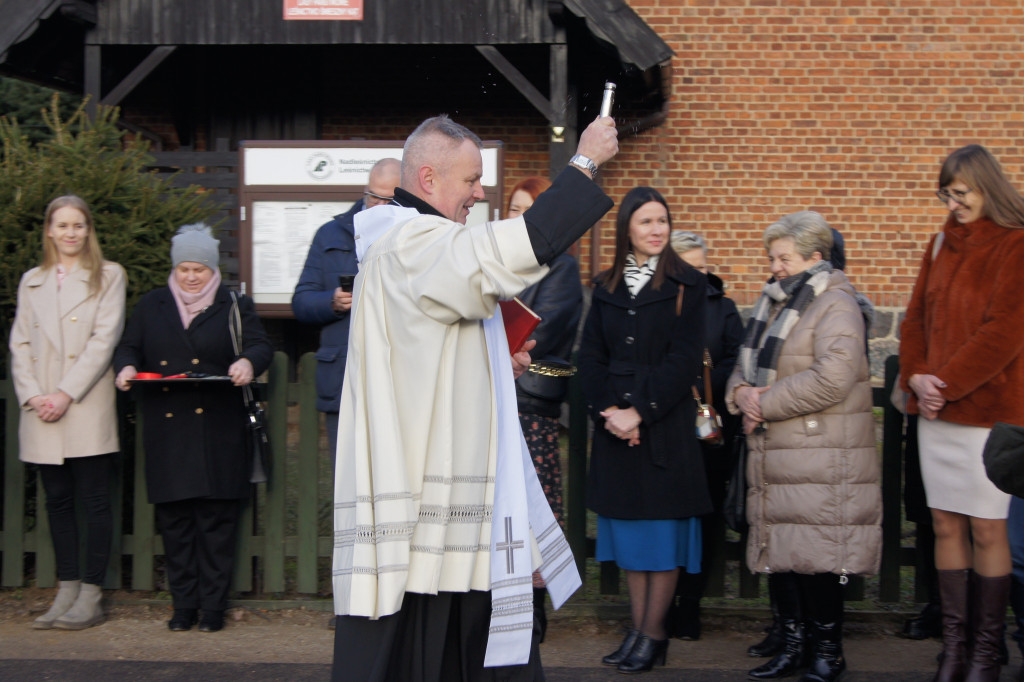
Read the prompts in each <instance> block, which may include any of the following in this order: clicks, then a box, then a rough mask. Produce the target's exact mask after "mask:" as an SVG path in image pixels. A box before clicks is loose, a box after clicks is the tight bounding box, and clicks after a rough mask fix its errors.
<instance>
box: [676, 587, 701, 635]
mask: <svg viewBox="0 0 1024 682" xmlns="http://www.w3.org/2000/svg"><path fill="white" fill-rule="evenodd" d="M673 616H674V617H673V618H672V621H671V623H672V624H671V628H672V632H671V633H670V634H671V635H672V636H673V637H675V638H677V639H684V640H687V641H690V642H694V641H697V640H698V639H700V602H699V601H697V600H696V599H689V598H687V597H680V598H679V605H678V606H677V607H676V609H675V612H674V613H673Z"/></svg>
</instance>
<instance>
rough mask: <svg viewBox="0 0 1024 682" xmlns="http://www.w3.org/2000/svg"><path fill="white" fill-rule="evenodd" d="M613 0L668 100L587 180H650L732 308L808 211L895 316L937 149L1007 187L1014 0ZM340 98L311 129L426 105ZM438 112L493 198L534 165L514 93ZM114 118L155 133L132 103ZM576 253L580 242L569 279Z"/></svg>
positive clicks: (1013, 105)
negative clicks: (789, 220)
mask: <svg viewBox="0 0 1024 682" xmlns="http://www.w3.org/2000/svg"><path fill="white" fill-rule="evenodd" d="M629 2H630V5H631V6H632V7H633V8H634V9H635V10H636V12H637V13H638V14H639V15H640V16H641V17H642V18H643V19H644V20H645V21H646V22H647V23H648V24H649V25H650V26H651V27H652V28H653V29H654V30H655V31H657V32H658V34H659V35H660V36H661V37H662V39H664V40H665V41H666V42H667V43H668V44H669V46H670V47H671V48H672V49H673V50H674V51H675V53H676V56H675V58H674V59H673V60H672V62H671V67H670V69H671V71H670V74H669V80H670V82H671V101H670V102H669V104H668V118H667V120H666V122H665V123H664V124H663V125H661V126H659V127H656V128H654V129H651V130H647V131H644V132H642V133H640V134H639V135H638V136H636V137H625V136H624V137H623V140H622V152H621V153H620V155H619V156H618V157H617V158H616V159H615V160H614V161H612V162H611V163H609V164H608V165H607V167H606V168H605V169H604V170H603V172H602V177H601V181H602V182H603V183H604V185H605V187H606V189H607V190H608V192H609V193H610V194H611V195H612V197H613V198H614V199H616V200H618V199H619V198H621V197H622V195H623V194H624V193H625V192H626V191H628V190H629V189H630V188H632V187H634V186H636V185H639V184H648V185H652V186H654V187H656V188H658V189H659V190H661V191H662V192H663V193H664V194H665V196H666V197H667V198H668V200H669V203H670V206H671V208H672V213H673V218H674V224H675V226H676V227H678V228H683V229H691V230H695V231H697V232H699V233H701V234H703V235H704V236H705V237H706V238H707V240H708V242H709V245H710V247H711V252H710V260H711V263H712V264H713V266H714V268H715V271H716V272H717V273H718V274H720V275H721V276H722V277H723V278H724V279H725V280H726V281H727V282H728V283H729V286H730V294H731V295H732V296H733V297H734V298H735V299H736V301H737V302H738V303H739V304H740V305H748V304H750V303H752V302H753V300H754V299H755V297H756V295H757V292H758V291H759V289H760V285H761V282H763V281H764V279H765V278H766V276H767V269H766V266H765V261H764V256H763V249H762V248H761V245H760V236H761V234H762V232H763V230H764V228H765V227H766V226H767V225H768V224H770V223H771V222H772V221H773V220H774V219H775V218H777V217H778V216H780V215H783V214H785V213H790V212H792V211H797V210H802V209H813V210H816V211H819V212H821V213H822V214H823V215H824V216H825V217H826V219H828V220H829V221H830V222H831V223H832V225H833V226H835V227H836V228H837V229H839V230H840V231H842V232H843V234H844V236H845V238H846V244H847V263H848V266H847V271H848V273H849V274H850V276H851V279H852V280H853V282H854V283H855V284H856V285H857V286H858V287H859V288H860V289H862V290H863V291H864V292H865V293H867V294H868V295H869V296H870V297H871V298H872V299H873V300H874V302H875V303H876V305H878V306H879V307H880V308H882V309H889V310H894V309H900V308H902V307H903V306H905V304H906V301H907V298H908V296H909V293H910V289H911V287H912V285H913V282H914V278H915V275H916V272H917V267H918V260H919V259H920V257H921V253H922V250H923V245H924V243H925V241H926V239H927V238H928V235H929V234H931V233H932V232H934V231H935V230H937V229H938V227H939V225H940V224H941V222H942V220H943V218H944V215H945V211H944V209H943V208H942V207H941V206H940V205H939V204H938V202H936V201H935V199H934V198H933V197H932V191H933V190H934V189H935V188H936V187H935V181H936V177H937V174H938V168H939V163H940V162H941V160H942V159H943V158H944V157H945V155H946V154H947V153H948V152H949V151H950V150H952V149H954V148H956V147H959V146H961V145H964V144H968V143H973V142H978V143H981V144H984V145H986V146H987V147H989V149H991V150H992V151H993V152H994V153H995V154H996V156H997V158H999V159H1000V161H1001V162H1002V164H1003V166H1004V169H1005V170H1006V171H1007V173H1008V174H1009V176H1010V178H1011V179H1012V180H1013V181H1014V182H1015V183H1016V184H1017V185H1018V186H1019V187H1021V188H1022V189H1024V49H1022V48H1021V45H1022V42H1021V39H1022V36H1024V3H1022V2H1020V1H1019V0H1012V1H1010V0H972V2H969V3H968V2H962V1H961V0H629ZM352 104H353V102H352V101H351V100H348V106H340V107H339V110H338V111H337V113H331V112H330V111H324V112H323V115H322V118H321V129H322V136H323V138H325V139H343V138H353V137H360V138H367V139H401V138H403V137H404V136H405V135H406V134H408V132H409V130H410V129H411V128H412V127H413V126H414V125H415V124H416V123H417V122H418V121H419V120H421V119H422V118H424V117H425V116H428V115H431V114H433V113H437V112H435V111H413V110H411V108H409V109H405V110H402V111H395V112H394V114H393V115H387V116H383V117H382V116H379V115H376V116H362V115H360V112H358V111H352V110H351V105H352ZM414 106H415V105H414ZM147 113H149V114H156V116H147V115H146V114H147ZM449 113H451V114H452V115H453V117H454V118H455V119H456V120H458V121H460V122H462V123H465V124H466V125H468V126H470V127H471V128H473V129H474V130H475V131H476V132H478V133H479V134H480V135H481V137H483V138H484V139H500V140H502V141H504V143H505V160H506V187H505V190H506V193H507V191H508V189H509V187H511V185H512V184H514V183H515V182H516V181H518V180H519V179H521V178H522V177H524V176H526V175H545V174H546V173H547V155H548V141H547V126H546V122H545V120H544V118H543V117H542V116H540V115H539V114H538V113H537V111H536V110H534V109H532V108H530V106H529V105H527V104H526V103H525V102H523V107H522V109H519V110H503V111H502V114H501V115H500V117H499V118H495V117H494V115H493V112H487V113H486V115H485V114H481V113H480V112H475V113H467V114H460V113H459V111H458V106H457V104H454V105H453V110H452V111H450V112H449ZM127 118H129V120H133V121H134V122H137V123H142V124H143V125H146V126H147V127H150V128H152V129H158V130H163V129H165V128H166V127H167V119H166V118H163V116H162V115H161V114H158V113H157V112H152V111H150V112H146V111H145V109H144V107H143V108H142V109H135V110H134V111H131V110H129V112H127ZM368 119H369V120H370V121H371V122H369V123H368ZM475 119H476V120H475ZM624 122H626V121H624ZM202 138H203V134H202V132H201V131H200V133H199V139H198V140H197V146H198V147H200V148H201V147H202V146H203V142H204V141H203V139H202ZM169 139H173V136H169ZM613 219H614V211H613V213H612V214H611V215H610V216H609V217H608V218H606V219H605V220H604V221H603V222H602V224H601V225H600V228H599V229H600V233H599V235H600V237H599V241H600V245H601V246H600V253H599V257H598V263H597V265H596V269H597V270H599V269H601V268H603V267H607V266H608V265H609V264H610V262H611V257H612V249H613V239H612V235H611V231H612V225H613ZM590 247H591V239H590V237H589V236H588V237H587V238H585V239H584V240H583V242H582V243H581V244H580V261H581V268H582V271H583V272H584V276H585V277H586V276H587V274H588V273H590V272H591V271H592V265H591V254H590V250H591V249H590ZM881 335H882V336H885V335H886V334H885V333H884V332H882V334H881Z"/></svg>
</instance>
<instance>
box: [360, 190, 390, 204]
mask: <svg viewBox="0 0 1024 682" xmlns="http://www.w3.org/2000/svg"><path fill="white" fill-rule="evenodd" d="M363 196H364V197H365V198H364V199H363V203H364V204H368V205H370V206H378V205H380V204H388V203H391V200H392V199H394V198H395V197H393V196H390V197H382V196H381V195H379V194H374V193H373V192H371V191H370V190H366V191H365V192H363Z"/></svg>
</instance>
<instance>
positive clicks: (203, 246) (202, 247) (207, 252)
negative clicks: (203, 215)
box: [171, 223, 220, 270]
mask: <svg viewBox="0 0 1024 682" xmlns="http://www.w3.org/2000/svg"><path fill="white" fill-rule="evenodd" d="M219 246H220V242H219V241H217V240H216V239H214V238H213V234H212V233H211V231H210V227H209V226H208V225H206V224H205V223H192V224H191V225H182V226H181V227H179V228H178V234H176V235H174V236H173V237H171V265H172V266H173V267H178V265H179V264H181V263H185V262H188V263H201V264H203V265H205V266H206V267H208V268H210V269H211V270H215V269H216V268H217V265H218V264H219V263H220V250H219V249H218V247H219Z"/></svg>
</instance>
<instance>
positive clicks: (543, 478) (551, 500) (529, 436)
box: [519, 412, 565, 528]
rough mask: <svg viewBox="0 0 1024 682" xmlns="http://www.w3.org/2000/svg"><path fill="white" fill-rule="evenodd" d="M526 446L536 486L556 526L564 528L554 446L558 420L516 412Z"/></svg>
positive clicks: (558, 463) (558, 455)
mask: <svg viewBox="0 0 1024 682" xmlns="http://www.w3.org/2000/svg"><path fill="white" fill-rule="evenodd" d="M519 423H520V425H521V426H522V427H523V436H524V437H525V438H526V447H527V448H529V450H530V456H532V457H533V466H534V467H535V468H536V469H537V478H538V479H540V487H541V488H543V489H544V496H545V497H547V499H548V504H549V505H550V506H551V511H552V513H554V515H555V520H556V521H558V525H560V526H562V527H563V528H564V527H565V522H564V521H563V520H562V452H561V450H559V448H558V420H557V419H554V418H552V417H541V416H539V415H536V414H523V413H522V412H520V413H519Z"/></svg>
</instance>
